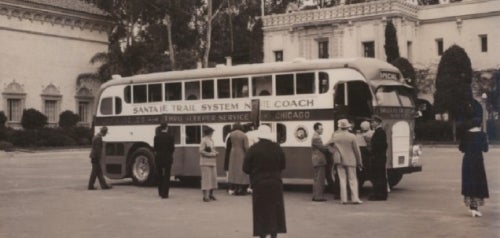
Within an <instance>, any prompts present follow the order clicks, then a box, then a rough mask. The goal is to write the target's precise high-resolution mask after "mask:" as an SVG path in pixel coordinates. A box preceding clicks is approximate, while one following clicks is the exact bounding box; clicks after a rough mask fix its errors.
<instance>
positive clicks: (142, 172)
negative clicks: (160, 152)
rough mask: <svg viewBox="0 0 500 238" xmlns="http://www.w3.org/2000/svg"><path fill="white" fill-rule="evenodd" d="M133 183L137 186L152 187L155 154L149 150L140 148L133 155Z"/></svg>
mask: <svg viewBox="0 0 500 238" xmlns="http://www.w3.org/2000/svg"><path fill="white" fill-rule="evenodd" d="M130 169H131V174H132V181H133V182H134V184H135V185H140V186H144V185H150V184H152V183H153V180H154V174H155V173H154V169H155V166H154V154H153V152H152V151H151V150H149V149H147V148H139V149H137V150H136V151H135V152H134V153H133V154H132V160H131V168H130Z"/></svg>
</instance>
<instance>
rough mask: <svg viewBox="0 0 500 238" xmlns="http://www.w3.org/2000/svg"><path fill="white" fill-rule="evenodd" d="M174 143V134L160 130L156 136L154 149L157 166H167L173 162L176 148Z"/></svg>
mask: <svg viewBox="0 0 500 238" xmlns="http://www.w3.org/2000/svg"><path fill="white" fill-rule="evenodd" d="M174 144H175V141H174V136H173V135H172V134H170V133H168V132H167V133H164V132H160V133H158V134H157V135H156V136H155V138H154V149H155V152H156V156H155V162H156V166H157V168H165V167H167V166H170V165H171V164H172V161H173V156H172V154H173V153H174V150H175V145H174Z"/></svg>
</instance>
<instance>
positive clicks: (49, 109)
mask: <svg viewBox="0 0 500 238" xmlns="http://www.w3.org/2000/svg"><path fill="white" fill-rule="evenodd" d="M44 114H45V116H47V121H48V122H49V123H56V122H57V101H56V100H45V102H44Z"/></svg>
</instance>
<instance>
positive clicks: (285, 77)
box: [276, 74, 295, 96]
mask: <svg viewBox="0 0 500 238" xmlns="http://www.w3.org/2000/svg"><path fill="white" fill-rule="evenodd" d="M294 86H295V85H294V83H293V74H281V75H276V95H278V96H280V95H293V94H294V91H295V89H294Z"/></svg>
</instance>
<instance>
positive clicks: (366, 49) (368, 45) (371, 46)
mask: <svg viewBox="0 0 500 238" xmlns="http://www.w3.org/2000/svg"><path fill="white" fill-rule="evenodd" d="M363 56H364V57H370V58H375V42H374V41H366V42H363Z"/></svg>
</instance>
